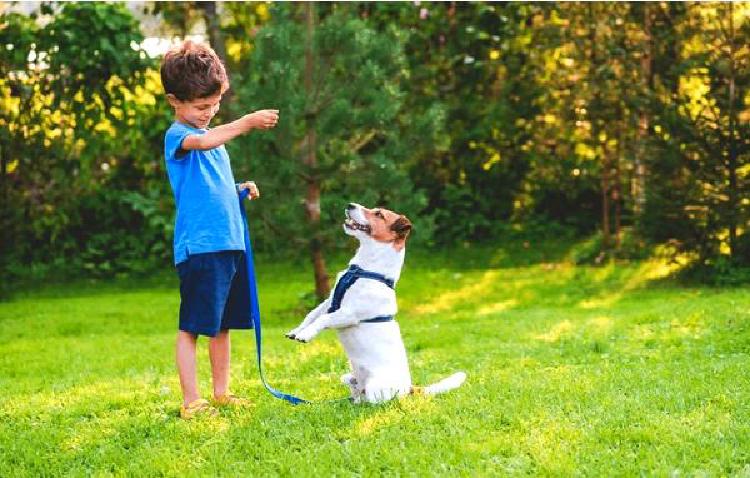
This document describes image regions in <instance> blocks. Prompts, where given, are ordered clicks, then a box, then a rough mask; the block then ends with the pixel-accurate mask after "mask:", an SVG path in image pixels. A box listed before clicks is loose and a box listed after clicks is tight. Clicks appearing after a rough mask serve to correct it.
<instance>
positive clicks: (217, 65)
mask: <svg viewBox="0 0 750 478" xmlns="http://www.w3.org/2000/svg"><path fill="white" fill-rule="evenodd" d="M161 84H162V86H163V87H164V91H165V92H166V93H167V94H172V95H174V96H175V97H176V98H177V99H178V100H180V101H192V100H194V99H197V98H207V97H209V96H213V95H215V94H217V93H219V92H220V91H222V89H225V88H228V87H229V78H228V77H227V72H226V70H225V69H224V64H223V63H222V62H221V59H219V56H218V55H217V54H216V52H214V51H213V50H212V49H211V48H210V47H209V46H206V45H202V44H199V43H194V42H192V41H190V40H187V41H185V42H184V43H183V44H182V45H179V46H177V47H174V48H172V49H170V50H169V51H168V52H167V54H166V55H164V59H163V60H162V63H161Z"/></svg>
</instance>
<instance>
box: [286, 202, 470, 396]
mask: <svg viewBox="0 0 750 478" xmlns="http://www.w3.org/2000/svg"><path fill="white" fill-rule="evenodd" d="M345 214H346V219H345V221H344V225H343V227H344V232H345V233H346V234H347V235H349V236H353V237H355V238H356V239H357V240H358V241H359V248H358V249H357V252H356V254H355V255H354V257H353V258H352V260H351V261H350V262H349V268H348V269H347V270H345V271H342V272H341V273H339V274H338V276H337V278H336V286H335V288H334V290H333V291H332V292H331V295H330V296H329V297H328V298H327V299H326V300H324V301H323V302H322V303H321V304H320V305H318V306H317V307H316V308H315V309H313V310H312V311H311V312H310V313H309V314H307V316H306V317H305V319H304V320H303V321H302V323H301V324H300V325H299V326H298V327H296V328H294V329H292V330H290V331H289V332H287V333H286V337H288V338H290V339H294V340H297V341H299V342H309V341H311V340H312V339H313V338H315V336H317V335H318V334H319V333H320V332H322V331H323V330H325V329H336V330H337V331H338V335H339V339H340V340H341V344H342V345H343V347H344V350H345V351H346V354H347V356H348V358H349V362H350V364H351V371H350V372H349V373H346V374H344V375H343V376H342V377H341V381H342V382H343V383H344V384H345V385H347V386H349V389H350V392H351V398H352V400H353V401H354V402H355V403H361V402H363V401H364V402H367V403H380V402H383V401H386V400H391V399H393V398H396V397H402V396H405V395H408V394H428V395H433V394H437V393H443V392H447V391H449V390H452V389H454V388H457V387H459V386H460V385H461V384H462V383H463V382H464V381H465V380H466V374H465V373H464V372H458V373H455V374H453V375H451V376H450V377H448V378H445V379H443V380H441V381H439V382H437V383H435V384H433V385H430V386H427V387H415V386H413V384H412V382H411V374H410V372H409V364H408V361H407V358H406V349H405V347H404V342H403V340H402V339H401V330H400V328H399V326H398V323H397V322H396V321H395V320H394V316H395V315H396V312H397V305H396V292H395V289H394V287H395V284H396V283H397V282H398V279H399V277H400V275H401V268H402V266H403V264H404V256H405V254H406V240H407V238H408V237H409V233H410V232H411V229H412V224H411V221H409V219H408V218H407V217H406V216H404V215H401V214H397V213H395V212H393V211H389V210H387V209H382V208H375V209H367V208H365V207H364V206H361V205H359V204H355V203H350V204H349V205H348V206H347V207H346V209H345Z"/></svg>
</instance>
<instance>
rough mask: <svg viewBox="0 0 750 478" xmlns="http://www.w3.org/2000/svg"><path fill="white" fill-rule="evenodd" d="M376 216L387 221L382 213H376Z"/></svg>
mask: <svg viewBox="0 0 750 478" xmlns="http://www.w3.org/2000/svg"><path fill="white" fill-rule="evenodd" d="M375 216H377V217H379V218H380V219H385V216H383V213H382V212H380V211H375Z"/></svg>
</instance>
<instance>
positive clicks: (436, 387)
mask: <svg viewBox="0 0 750 478" xmlns="http://www.w3.org/2000/svg"><path fill="white" fill-rule="evenodd" d="M465 381H466V373H465V372H456V373H454V374H453V375H451V376H450V377H447V378H444V379H442V380H441V381H439V382H437V383H433V384H432V385H428V386H426V387H414V388H413V389H412V393H414V394H424V395H437V394H438V393H445V392H449V391H451V390H453V389H454V388H458V387H460V386H461V384H463V383H464V382H465Z"/></svg>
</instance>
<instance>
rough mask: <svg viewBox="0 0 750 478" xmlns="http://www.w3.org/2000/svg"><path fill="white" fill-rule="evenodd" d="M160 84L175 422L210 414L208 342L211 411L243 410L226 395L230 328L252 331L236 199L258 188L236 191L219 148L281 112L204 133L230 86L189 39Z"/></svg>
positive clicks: (209, 53)
mask: <svg viewBox="0 0 750 478" xmlns="http://www.w3.org/2000/svg"><path fill="white" fill-rule="evenodd" d="M161 81H162V85H163V86H164V91H165V93H166V95H167V99H168V101H169V104H170V105H171V106H172V108H173V109H174V119H175V121H174V123H172V125H171V126H170V128H169V130H167V133H166V135H165V137H164V156H165V158H166V163H167V173H168V175H169V182H170V184H171V186H172V191H173V193H174V198H175V205H176V209H177V214H176V218H175V229H174V261H175V264H176V267H177V274H178V276H179V278H180V327H179V331H178V333H177V346H176V359H177V369H178V371H179V376H180V386H181V388H182V396H183V403H182V406H181V407H180V416H181V417H182V418H185V419H190V418H193V417H194V416H196V415H215V414H216V409H215V408H214V407H213V406H211V404H210V403H209V402H208V401H207V400H204V399H202V398H201V397H200V394H199V392H198V383H197V375H196V361H195V348H196V341H197V338H198V336H199V335H206V336H209V337H210V339H209V344H208V350H209V357H210V360H211V376H212V379H213V404H214V405H231V406H241V405H246V404H247V403H248V402H247V400H244V399H241V398H238V397H236V396H235V395H233V394H232V393H231V392H230V391H229V357H230V349H231V346H230V340H229V329H250V328H252V322H251V319H250V306H249V297H248V296H247V295H248V289H247V280H248V278H247V271H246V268H245V263H244V253H243V251H244V249H245V243H244V232H243V225H242V222H241V221H242V218H241V216H240V210H239V207H240V206H239V201H238V196H237V195H238V193H239V191H241V190H243V189H249V190H250V195H249V196H248V199H255V198H257V197H258V196H259V192H258V189H257V187H256V186H255V184H253V183H252V182H245V183H242V184H239V185H235V182H234V177H233V175H232V170H231V167H230V164H229V156H228V155H227V152H226V149H225V148H224V143H226V142H227V141H229V140H231V139H232V138H235V137H236V136H239V135H241V134H244V133H247V132H248V131H250V130H252V129H269V128H273V127H274V126H276V123H277V121H278V119H279V114H278V113H279V112H278V110H260V111H256V112H254V113H251V114H248V115H245V116H243V117H242V118H240V119H238V120H236V121H233V122H231V123H228V124H225V125H221V126H218V127H216V128H212V129H207V128H208V124H209V123H210V121H211V119H212V118H213V116H214V115H215V114H216V113H217V112H218V110H219V102H220V101H221V97H222V95H223V94H224V92H225V91H226V90H227V88H229V80H228V77H227V74H226V71H225V70H224V65H223V64H222V63H221V60H220V59H219V57H218V56H217V55H216V53H214V51H213V50H212V49H211V48H209V47H207V46H205V45H200V44H196V43H193V42H191V41H186V42H184V43H183V44H182V45H180V46H178V47H175V48H173V49H172V50H170V51H169V52H168V53H167V54H166V55H165V56H164V60H163V62H162V65H161Z"/></svg>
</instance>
